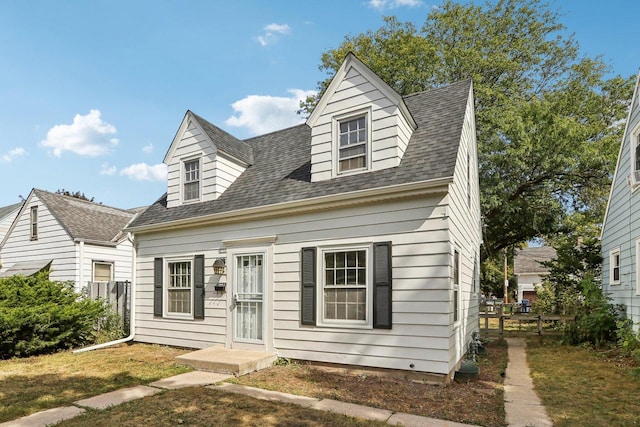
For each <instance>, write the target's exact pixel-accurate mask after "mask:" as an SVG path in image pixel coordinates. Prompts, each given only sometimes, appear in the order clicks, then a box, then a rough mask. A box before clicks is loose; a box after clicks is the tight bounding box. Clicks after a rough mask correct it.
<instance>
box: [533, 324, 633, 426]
mask: <svg viewBox="0 0 640 427" xmlns="http://www.w3.org/2000/svg"><path fill="white" fill-rule="evenodd" d="M527 357H528V362H529V366H530V368H531V376H532V378H533V382H534V385H535V388H536V391H537V393H538V395H539V396H540V398H541V399H542V401H543V403H544V405H545V406H546V408H547V411H548V412H549V415H550V416H551V418H552V420H553V422H554V425H555V426H558V427H563V426H585V425H588V426H592V427H599V426H603V427H604V426H607V427H608V426H640V400H639V398H638V397H639V396H640V361H638V360H636V359H631V358H629V357H624V356H621V355H620V353H619V351H618V350H615V349H611V350H597V351H596V350H593V349H590V348H588V347H574V346H566V345H561V344H560V343H559V341H558V339H555V338H551V337H543V338H536V337H530V338H529V339H528V340H527Z"/></svg>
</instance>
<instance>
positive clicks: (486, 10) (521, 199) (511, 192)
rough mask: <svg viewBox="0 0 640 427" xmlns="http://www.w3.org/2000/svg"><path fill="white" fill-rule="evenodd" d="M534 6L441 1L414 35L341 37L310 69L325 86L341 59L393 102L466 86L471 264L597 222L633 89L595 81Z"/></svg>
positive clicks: (597, 71)
mask: <svg viewBox="0 0 640 427" xmlns="http://www.w3.org/2000/svg"><path fill="white" fill-rule="evenodd" d="M564 31H565V28H564V27H563V25H562V24H561V23H560V20H559V14H558V12H556V11H553V10H551V9H550V8H549V5H548V4H547V3H544V2H543V1H542V0H497V1H494V2H488V3H486V4H485V5H483V6H478V5H475V4H474V3H465V4H458V3H454V2H453V1H450V0H446V1H445V2H444V3H443V4H442V5H441V6H439V7H438V8H433V9H432V10H431V11H430V13H429V14H428V16H427V17H426V20H425V23H424V25H423V27H422V28H421V29H420V30H418V29H417V28H415V26H414V25H412V24H410V23H403V22H400V21H398V20H397V19H396V18H395V17H387V18H385V23H384V25H383V26H382V27H381V28H379V29H378V30H376V31H371V30H370V31H367V32H365V33H362V34H358V35H355V36H347V37H345V39H344V40H343V42H342V43H341V44H340V46H338V47H337V48H336V49H331V50H328V51H327V52H325V53H324V54H323V55H322V57H321V65H320V67H319V68H320V70H321V71H325V72H326V73H327V74H328V77H327V79H325V80H323V81H321V82H319V83H318V89H319V93H318V95H317V96H316V97H315V98H309V99H307V101H306V102H304V103H302V104H301V112H302V113H306V114H308V113H309V112H310V111H311V109H312V108H313V106H314V105H315V103H316V102H317V99H319V97H320V96H321V95H322V94H323V92H324V91H325V90H326V88H327V87H328V85H329V82H330V78H331V77H332V76H333V75H334V74H335V72H336V71H337V70H338V68H339V66H340V64H341V63H342V60H343V58H344V57H345V55H346V54H347V53H348V52H350V51H351V52H354V53H355V54H356V55H357V56H358V57H359V58H360V59H361V60H362V61H363V62H364V63H366V64H367V65H368V66H369V67H370V68H371V69H372V70H373V71H374V72H376V73H377V74H378V75H380V76H381V77H382V78H383V80H385V81H386V82H387V83H388V84H390V85H391V86H392V87H393V88H394V89H395V90H396V91H398V92H399V93H400V94H402V95H407V94H410V93H412V92H417V91H421V90H425V89H429V88H433V87H438V86H442V85H445V84H449V83H452V82H454V81H457V80H461V79H467V78H471V79H472V80H473V84H474V92H475V96H476V122H477V138H478V146H479V161H480V171H479V173H480V186H481V205H482V213H483V217H484V221H485V225H486V233H485V236H484V251H483V258H484V259H490V258H491V257H492V256H494V255H496V254H499V252H500V250H502V249H503V248H508V247H514V246H517V245H519V244H521V243H522V242H525V241H528V240H531V239H532V238H536V237H548V236H553V235H555V234H557V233H559V232H560V231H562V230H563V228H564V229H566V225H567V224H566V220H567V218H568V217H571V216H573V215H575V214H578V215H581V216H583V217H584V218H585V220H594V219H599V218H601V217H602V216H603V214H604V207H605V205H606V199H607V196H608V188H609V185H610V180H611V176H612V173H613V169H614V167H615V160H616V155H617V147H618V144H619V141H620V140H621V136H622V131H623V127H624V119H625V118H626V112H627V108H628V102H629V101H628V100H629V98H630V97H631V91H632V87H633V78H632V77H629V78H623V77H620V76H615V77H613V78H606V77H605V76H606V75H607V73H608V72H609V71H610V70H609V68H608V66H607V65H606V64H605V63H604V62H603V61H602V59H600V58H595V59H594V58H589V57H587V56H585V55H584V54H582V53H581V52H580V50H579V46H578V45H577V43H576V42H575V40H574V39H573V38H572V36H566V35H565V33H564Z"/></svg>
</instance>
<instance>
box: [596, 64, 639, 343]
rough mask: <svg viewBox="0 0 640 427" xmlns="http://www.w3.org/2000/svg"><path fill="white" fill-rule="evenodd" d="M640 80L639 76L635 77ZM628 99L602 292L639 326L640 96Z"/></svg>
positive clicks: (605, 233)
mask: <svg viewBox="0 0 640 427" xmlns="http://www.w3.org/2000/svg"><path fill="white" fill-rule="evenodd" d="M638 79H640V74H638ZM638 92H639V91H638V80H636V87H635V90H634V92H633V98H632V99H631V105H630V107H629V115H628V117H627V123H626V125H625V130H624V136H623V139H622V144H621V145H620V152H619V153H618V162H617V164H616V171H615V174H614V176H613V182H612V184H611V192H610V193H609V201H608V202H607V210H606V213H605V217H604V223H603V227H602V235H601V240H602V288H603V290H604V292H605V293H606V294H608V296H610V297H611V298H612V299H613V302H614V303H616V304H622V305H623V306H624V307H625V310H626V313H627V316H629V318H631V319H632V320H633V322H634V323H635V326H634V328H635V330H636V331H637V330H638V322H640V286H638V284H639V283H640V94H639V93H638Z"/></svg>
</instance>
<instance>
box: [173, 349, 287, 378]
mask: <svg viewBox="0 0 640 427" xmlns="http://www.w3.org/2000/svg"><path fill="white" fill-rule="evenodd" d="M276 359H277V356H276V355H275V354H272V353H264V352H261V351H249V350H237V349H230V348H223V347H209V348H203V349H202V350H197V351H194V352H191V353H187V354H183V355H181V356H177V357H176V359H175V360H176V363H177V364H178V365H183V366H189V367H191V368H194V369H198V370H201V371H209V372H216V373H221V374H232V375H235V376H240V375H244V374H248V373H249V372H253V371H259V370H260V369H264V368H268V367H269V366H271V365H272V364H273V362H274V361H275V360H276Z"/></svg>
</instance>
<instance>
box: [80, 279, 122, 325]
mask: <svg viewBox="0 0 640 427" xmlns="http://www.w3.org/2000/svg"><path fill="white" fill-rule="evenodd" d="M86 290H87V296H88V297H89V298H91V299H94V300H95V299H103V300H105V301H106V302H107V303H109V304H110V305H111V307H113V309H114V311H115V312H116V313H118V314H119V315H120V317H122V321H123V323H124V325H128V324H129V319H130V318H131V295H130V291H131V282H130V281H128V280H126V281H124V282H89V283H87V287H86Z"/></svg>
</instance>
